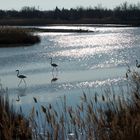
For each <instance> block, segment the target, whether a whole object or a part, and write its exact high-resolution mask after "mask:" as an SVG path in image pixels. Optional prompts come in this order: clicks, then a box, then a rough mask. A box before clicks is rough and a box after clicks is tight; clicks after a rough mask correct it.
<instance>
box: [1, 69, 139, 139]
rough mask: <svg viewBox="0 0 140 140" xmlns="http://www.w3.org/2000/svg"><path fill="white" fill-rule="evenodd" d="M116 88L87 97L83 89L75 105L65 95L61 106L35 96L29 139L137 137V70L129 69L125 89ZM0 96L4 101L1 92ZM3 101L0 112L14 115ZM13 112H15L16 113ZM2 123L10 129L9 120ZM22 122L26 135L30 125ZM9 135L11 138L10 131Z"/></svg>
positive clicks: (30, 117) (30, 118) (29, 119)
mask: <svg viewBox="0 0 140 140" xmlns="http://www.w3.org/2000/svg"><path fill="white" fill-rule="evenodd" d="M119 88H120V90H119V96H117V95H118V93H116V91H114V88H113V87H110V88H107V89H106V90H105V92H104V93H100V95H98V94H97V93H95V94H94V96H90V97H89V96H87V95H86V93H84V92H83V96H82V97H81V104H80V105H77V106H76V107H75V108H74V107H71V106H67V101H66V97H64V99H63V100H62V104H61V107H60V108H62V109H61V110H59V109H58V108H57V109H56V108H55V107H52V105H51V104H50V105H48V106H43V105H41V104H40V103H39V102H38V99H37V98H35V97H34V98H33V100H34V104H35V107H33V108H32V110H31V113H30V115H29V118H28V122H30V128H31V129H32V130H34V131H32V138H31V139H46V140H52V139H53V140H75V139H77V140H139V139H140V75H139V74H138V73H137V72H133V73H129V77H127V90H123V88H122V87H119ZM0 98H1V102H3V98H2V96H0ZM5 104H6V105H8V109H5V105H3V104H2V103H0V108H1V110H0V114H5V113H6V114H11V115H10V116H13V115H12V113H11V107H10V105H9V103H8V100H6V102H5ZM3 109H4V110H5V111H4V113H3V112H1V111H2V110H3ZM12 110H13V109H12ZM12 112H13V111H12ZM7 116H8V115H7ZM14 116H18V115H17V114H15V115H14ZM0 117H1V116H0ZM1 118H3V117H1ZM4 118H6V117H4ZM8 118H9V117H8ZM22 119H23V118H22ZM15 120H16V117H15ZM23 120H25V119H23ZM5 121H6V120H4V122H5ZM0 122H1V121H0ZM9 122H10V121H9ZM25 122H26V121H25ZM12 123H13V122H12ZM4 125H5V128H7V129H8V130H9V129H10V128H11V127H10V126H11V125H12V124H11V122H10V124H4ZM18 125H19V126H18V127H16V125H14V127H15V128H21V126H22V124H21V123H19V124H18ZM12 126H13V125H12ZM24 126H26V127H24V128H23V130H22V131H23V132H24V131H25V130H26V129H27V130H28V131H27V132H28V133H27V134H29V135H28V137H29V136H30V129H29V126H28V125H24ZM5 128H3V127H1V129H0V131H4V130H3V129H5ZM14 130H16V129H14ZM2 136H4V135H2ZM10 136H11V138H12V135H10Z"/></svg>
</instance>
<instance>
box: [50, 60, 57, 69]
mask: <svg viewBox="0 0 140 140" xmlns="http://www.w3.org/2000/svg"><path fill="white" fill-rule="evenodd" d="M50 59H51V62H50V64H51V66H52V67H53V69H54V68H56V70H57V66H58V65H57V64H55V63H52V58H50Z"/></svg>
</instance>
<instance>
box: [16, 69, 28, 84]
mask: <svg viewBox="0 0 140 140" xmlns="http://www.w3.org/2000/svg"><path fill="white" fill-rule="evenodd" d="M16 71H17V77H18V78H19V79H21V80H20V82H19V84H18V86H19V85H20V83H21V81H22V80H23V81H24V83H25V84H26V82H25V80H24V79H25V78H27V77H26V76H25V75H19V70H16Z"/></svg>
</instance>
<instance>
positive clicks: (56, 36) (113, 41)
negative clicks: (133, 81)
mask: <svg viewBox="0 0 140 140" xmlns="http://www.w3.org/2000/svg"><path fill="white" fill-rule="evenodd" d="M42 28H47V27H42ZM49 28H65V29H69V28H73V29H75V28H78V29H79V28H82V29H88V30H93V31H95V32H93V33H39V34H38V35H39V36H40V37H41V43H39V44H36V45H33V46H30V47H29V46H28V47H27V46H22V47H19V48H17V47H15V48H0V78H1V83H2V84H3V87H4V88H5V87H8V94H9V97H10V99H11V100H13V103H14V104H15V105H17V106H19V105H22V106H23V108H24V109H29V108H31V107H32V106H33V103H34V102H33V97H36V98H37V99H38V101H39V102H40V103H41V104H47V103H55V102H56V101H59V100H60V97H63V96H64V95H66V96H67V100H68V104H77V103H78V102H80V96H81V95H82V93H83V91H85V92H86V93H89V94H94V93H95V91H99V92H100V91H101V89H102V88H103V87H105V86H106V85H114V84H115V85H117V84H119V83H121V84H125V80H126V78H125V73H126V71H127V64H128V65H129V66H130V67H131V68H132V69H136V68H135V60H136V59H138V60H140V46H139V42H140V28H138V27H125V28H123V27H96V28H95V27H93V26H91V27H90V26H89V25H88V26H87V27H86V26H83V27H82V26H77V27H75V26H69V27H67V26H64V27H63V26H61V27H60V26H55V27H49ZM50 57H52V58H53V62H54V63H56V64H58V71H56V70H54V71H53V73H52V67H51V65H50V59H49V58H50ZM16 69H19V70H20V73H21V74H24V75H26V76H27V78H26V85H25V84H24V82H22V83H21V84H20V85H19V86H18V84H19V82H20V79H18V78H17V76H16V74H17V73H16V71H15V70H16ZM54 77H56V78H58V80H56V81H51V80H52V78H54ZM18 95H19V96H20V101H19V102H16V99H17V96H18Z"/></svg>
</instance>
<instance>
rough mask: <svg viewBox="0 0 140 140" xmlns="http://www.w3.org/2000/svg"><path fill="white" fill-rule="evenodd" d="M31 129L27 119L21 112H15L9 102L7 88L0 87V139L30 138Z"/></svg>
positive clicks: (22, 139)
mask: <svg viewBox="0 0 140 140" xmlns="http://www.w3.org/2000/svg"><path fill="white" fill-rule="evenodd" d="M31 136H32V131H31V128H30V127H29V121H28V120H27V119H25V118H24V116H23V115H22V112H16V111H15V110H14V108H13V105H12V104H11V103H10V102H9V98H8V95H7V90H6V89H4V88H2V87H1V89H0V139H1V140H15V139H21V140H24V139H31Z"/></svg>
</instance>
